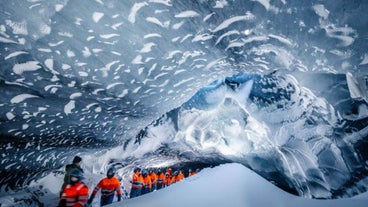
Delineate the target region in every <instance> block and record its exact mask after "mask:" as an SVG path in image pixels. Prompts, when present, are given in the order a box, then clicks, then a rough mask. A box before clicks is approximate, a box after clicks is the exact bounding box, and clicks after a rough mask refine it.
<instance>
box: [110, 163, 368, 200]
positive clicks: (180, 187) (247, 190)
mask: <svg viewBox="0 0 368 207" xmlns="http://www.w3.org/2000/svg"><path fill="white" fill-rule="evenodd" d="M367 203H368V199H367V197H362V198H361V197H356V198H350V199H336V200H313V199H306V198H301V197H298V196H294V195H291V194H289V193H286V192H285V191H282V190H281V189H279V188H278V187H276V186H274V185H273V184H272V183H270V182H268V181H267V180H265V179H263V178H262V177H260V176H259V175H258V174H256V173H254V172H253V171H251V170H249V169H248V168H246V167H244V166H243V165H240V164H235V163H234V164H224V165H221V166H218V167H215V168H208V169H203V170H202V171H201V172H200V173H199V174H197V175H195V176H192V177H189V178H186V179H185V180H183V181H181V182H179V183H176V184H174V185H172V186H169V187H167V188H165V189H162V190H159V191H155V192H153V193H150V194H146V195H144V196H141V197H137V198H134V199H129V200H125V201H122V202H121V203H114V204H112V205H111V206H116V207H117V206H124V207H143V206H149V207H156V206H157V207H166V206H167V207H188V206H195V207H202V206H203V207H209V206H210V207H223V206H232V207H271V206H272V207H284V206H295V207H296V206H298V207H303V206H305V207H329V206H333V207H352V206H354V207H360V206H361V207H363V206H367Z"/></svg>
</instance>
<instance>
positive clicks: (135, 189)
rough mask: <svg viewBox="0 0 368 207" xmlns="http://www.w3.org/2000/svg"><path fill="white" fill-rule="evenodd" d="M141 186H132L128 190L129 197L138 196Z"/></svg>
mask: <svg viewBox="0 0 368 207" xmlns="http://www.w3.org/2000/svg"><path fill="white" fill-rule="evenodd" d="M141 191H142V188H132V189H131V190H130V198H134V197H138V196H140V195H141Z"/></svg>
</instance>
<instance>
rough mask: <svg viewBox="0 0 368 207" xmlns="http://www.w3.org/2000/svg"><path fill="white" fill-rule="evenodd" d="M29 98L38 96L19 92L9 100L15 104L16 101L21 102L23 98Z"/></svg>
mask: <svg viewBox="0 0 368 207" xmlns="http://www.w3.org/2000/svg"><path fill="white" fill-rule="evenodd" d="M29 98H38V96H35V95H32V94H26V93H24V94H20V95H17V96H14V97H13V98H12V99H11V100H10V103H13V104H14V103H15V104H17V103H20V102H23V101H24V100H26V99H29Z"/></svg>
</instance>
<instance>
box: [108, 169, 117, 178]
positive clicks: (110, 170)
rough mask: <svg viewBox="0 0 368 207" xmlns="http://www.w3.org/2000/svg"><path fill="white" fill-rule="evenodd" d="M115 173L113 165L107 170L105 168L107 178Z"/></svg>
mask: <svg viewBox="0 0 368 207" xmlns="http://www.w3.org/2000/svg"><path fill="white" fill-rule="evenodd" d="M115 173H116V169H115V168H114V167H110V168H109V169H108V170H107V177H108V178H112V177H113V176H114V175H115Z"/></svg>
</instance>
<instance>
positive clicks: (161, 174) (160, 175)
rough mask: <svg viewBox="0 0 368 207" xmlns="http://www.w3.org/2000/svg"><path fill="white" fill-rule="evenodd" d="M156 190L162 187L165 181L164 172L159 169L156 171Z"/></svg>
mask: <svg viewBox="0 0 368 207" xmlns="http://www.w3.org/2000/svg"><path fill="white" fill-rule="evenodd" d="M157 176H158V178H157V190H159V189H161V188H164V187H165V183H166V178H165V173H164V172H162V170H161V169H158V171H157Z"/></svg>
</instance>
